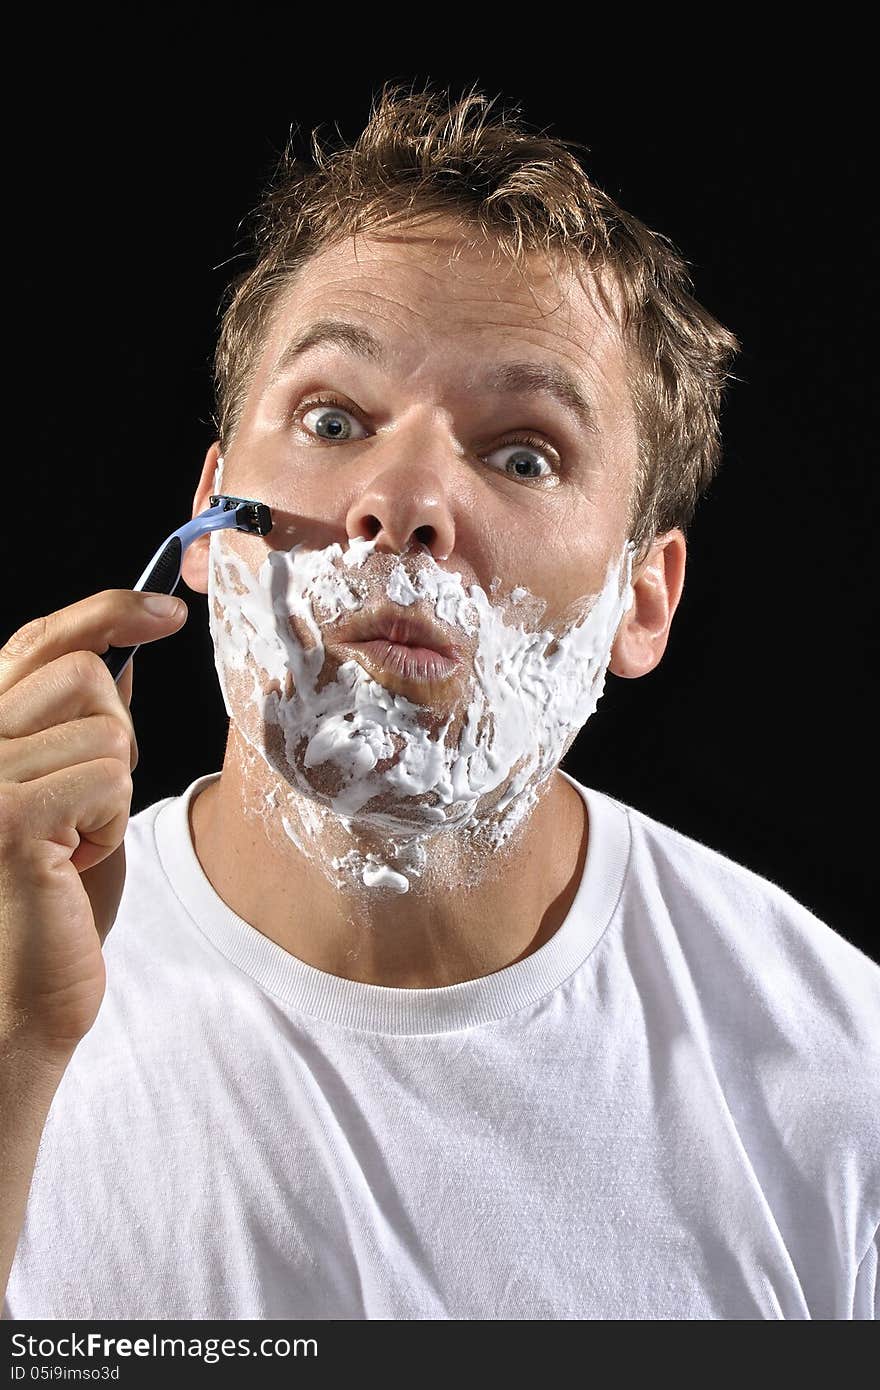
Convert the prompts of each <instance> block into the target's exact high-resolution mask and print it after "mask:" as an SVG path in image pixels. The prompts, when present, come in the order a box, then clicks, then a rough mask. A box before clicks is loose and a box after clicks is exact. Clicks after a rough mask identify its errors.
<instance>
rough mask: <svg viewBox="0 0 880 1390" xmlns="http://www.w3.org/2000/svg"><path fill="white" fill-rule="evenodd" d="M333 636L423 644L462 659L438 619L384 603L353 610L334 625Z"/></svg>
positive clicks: (346, 639)
mask: <svg viewBox="0 0 880 1390" xmlns="http://www.w3.org/2000/svg"><path fill="white" fill-rule="evenodd" d="M332 637H333V640H334V641H337V642H343V643H346V644H352V643H357V642H370V641H381V640H384V641H386V642H395V643H400V644H401V645H402V646H406V647H423V648H426V649H427V650H428V651H433V652H437V653H438V654H439V655H440V656H445V657H446V658H447V659H448V660H450V661H460V660H461V650H460V648H459V647H458V646H457V644H456V643H455V642H454V641H452V640H451V639H450V637H449V636H448V635H447V634H446V633H444V632H443V630H442V629H441V628H440V627H438V626H437V625H436V624H435V623H432V622H430V621H429V620H428V619H426V618H421V617H418V616H417V615H416V614H410V613H406V614H404V613H401V611H400V609H399V608H393V607H388V606H385V605H383V606H381V607H379V608H376V609H374V610H373V611H372V612H369V613H367V612H363V611H361V612H359V613H354V614H353V615H352V616H351V617H350V618H349V619H348V620H347V621H346V622H343V623H342V625H341V627H339V628H333V629H332Z"/></svg>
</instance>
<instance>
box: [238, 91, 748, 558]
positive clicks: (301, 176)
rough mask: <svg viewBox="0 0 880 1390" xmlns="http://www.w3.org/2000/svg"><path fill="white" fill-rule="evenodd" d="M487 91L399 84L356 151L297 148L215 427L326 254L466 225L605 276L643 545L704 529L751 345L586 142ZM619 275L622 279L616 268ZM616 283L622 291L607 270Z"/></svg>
mask: <svg viewBox="0 0 880 1390" xmlns="http://www.w3.org/2000/svg"><path fill="white" fill-rule="evenodd" d="M495 101H496V99H495V98H493V99H492V100H490V99H488V98H487V97H486V96H484V95H483V94H482V93H481V92H479V91H477V90H476V88H472V89H471V91H470V92H468V93H467V94H466V95H465V96H463V97H462V98H461V99H460V100H458V101H455V102H453V101H452V100H451V99H450V97H449V96H448V94H447V95H443V94H439V93H436V92H434V91H432V90H431V88H430V86H428V87H426V88H425V89H424V90H422V91H414V90H413V89H412V88H407V87H406V86H405V85H404V84H386V85H385V86H384V87H383V88H382V91H381V93H380V94H379V95H378V96H374V98H373V102H372V108H371V112H370V117H369V120H368V123H367V125H366V127H365V128H364V130H363V132H362V134H361V135H360V136H359V137H358V139H357V140H356V141H355V142H354V144H353V145H351V146H347V145H344V146H343V147H342V148H339V149H337V150H335V151H332V150H330V149H329V148H324V147H322V145H321V143H320V141H319V129H315V130H313V131H312V142H311V162H306V161H304V160H301V159H300V158H298V157H297V156H296V155H295V153H294V149H293V137H292V135H291V139H290V141H289V143H288V146H287V148H286V149H285V150H284V152H283V153H282V155H281V159H280V162H279V164H278V166H277V169H276V171H275V174H274V176H273V178H272V180H271V181H270V184H269V187H268V189H267V190H266V191H265V192H264V194H263V197H262V201H261V202H260V204H259V206H258V207H257V208H256V209H255V212H254V214H253V237H254V243H255V252H256V260H255V263H254V264H253V266H252V268H251V269H250V270H247V271H244V272H243V273H241V274H240V275H238V276H237V277H236V278H235V279H234V280H232V282H231V283H230V284H229V285H228V286H227V289H226V292H225V294H224V299H225V300H226V301H227V302H226V306H225V308H224V307H223V304H222V301H221V311H222V317H221V325H220V333H219V338H218V342H217V348H216V353H215V361H214V386H215V396H216V414H215V417H214V423H215V425H216V428H217V436H218V438H219V440H220V444H221V451H222V452H223V453H225V452H226V451H227V450H228V449H229V448H230V447H231V444H232V441H233V438H234V436H235V433H236V430H237V428H238V425H239V423H240V420H241V417H242V413H243V409H244V404H245V400H246V398H247V394H248V390H249V388H250V384H251V381H252V379H253V374H254V371H255V369H256V366H257V362H258V359H259V356H260V352H261V349H262V346H263V344H264V343H265V341H266V337H267V334H268V332H269V331H271V325H272V321H273V311H274V310H275V308H276V307H277V305H278V303H279V300H280V299H281V297H282V295H283V292H284V290H285V289H286V288H287V287H288V285H289V284H290V282H291V279H292V277H293V276H294V275H295V274H296V272H297V271H298V270H299V269H300V268H301V267H302V266H303V265H304V263H305V262H306V261H307V260H309V259H310V257H312V256H314V255H316V254H317V253H318V252H320V251H322V250H324V249H326V248H328V247H330V246H332V245H335V244H338V243H339V242H341V241H344V240H346V239H347V238H349V237H351V236H354V235H355V234H356V233H360V232H364V231H374V230H378V229H379V228H380V227H382V228H385V227H387V226H388V225H392V224H395V223H402V222H405V223H407V224H411V223H413V222H415V221H419V220H422V219H423V218H426V217H427V218H430V217H431V216H434V215H437V214H446V215H450V214H451V215H453V216H457V217H458V218H460V219H461V220H463V221H464V222H465V223H466V224H467V225H469V226H470V227H472V228H473V229H474V230H475V231H478V232H480V233H481V234H482V235H483V237H484V238H489V239H490V240H491V241H493V242H494V243H495V244H496V245H497V246H498V248H499V250H500V251H501V252H502V253H504V254H506V255H507V256H508V257H509V258H510V259H511V261H512V262H513V263H514V264H516V265H518V266H520V267H521V266H522V264H523V262H524V259H525V258H526V257H528V255H529V254H531V253H533V252H543V253H545V254H552V253H557V254H561V256H562V257H563V258H564V259H566V260H567V261H568V262H569V263H574V264H577V265H578V266H579V267H580V270H581V273H583V270H584V269H587V270H589V271H590V272H592V273H593V277H594V278H593V283H594V284H595V286H596V289H597V292H598V294H599V295H600V297H601V299H602V303H603V304H604V305H605V308H606V310H607V311H608V313H609V314H610V315H611V316H612V317H614V318H615V319H616V321H617V323H618V325H619V328H620V332H621V339H622V342H623V345H624V348H625V351H626V355H627V361H628V365H629V373H628V377H629V389H630V396H631V400H632V405H633V411H634V415H635V420H636V426H637V432H638V465H637V479H636V487H635V489H634V493H633V498H632V506H631V515H630V531H629V535H630V539H632V540H633V541H634V542H635V543H636V547H637V549H638V550H639V551H640V552H644V551H645V550H646V549H647V547H648V546H649V545H650V543H651V541H652V540H653V539H654V537H655V536H657V535H661V534H663V533H664V532H665V531H668V530H670V529H672V528H673V527H676V526H678V527H681V528H682V529H686V528H687V526H689V524H690V522H691V520H692V518H693V514H694V509H695V507H696V504H697V501H698V499H699V497H700V496H701V495H702V494H703V492H704V491H705V490H706V488H707V487H708V486H709V483H710V482H711V481H712V478H713V477H714V476H715V473H716V471H717V468H718V465H719V463H720V460H721V442H720V432H719V411H720V405H721V395H722V391H723V390H724V388H725V385H726V383H727V381H728V380H739V379H740V378H738V377H734V376H733V373H732V372H730V371H729V370H728V368H729V366H730V363H731V361H732V359H733V357H734V355H735V354H736V353H737V352H739V350H740V343H739V341H738V339H737V338H736V337H735V336H734V334H733V333H731V332H730V331H729V330H728V329H726V328H724V327H723V326H722V325H721V324H720V323H719V322H718V321H717V320H716V319H715V318H713V316H712V315H711V314H710V313H709V312H708V311H707V310H706V309H704V308H703V306H702V305H701V304H699V303H698V302H697V300H696V299H694V298H693V296H692V295H691V293H690V290H691V288H692V281H691V279H690V276H689V274H688V271H687V265H688V262H686V261H685V260H683V258H682V257H681V256H680V255H679V254H678V252H677V250H676V248H675V247H674V246H673V244H672V242H670V241H669V239H668V238H667V237H665V236H663V235H662V234H660V233H658V232H653V231H651V229H650V228H649V227H647V226H645V224H644V223H643V222H640V221H639V220H638V218H636V217H633V216H632V215H631V214H630V213H627V212H625V211H624V210H623V209H622V208H621V207H619V206H618V204H617V203H615V202H614V201H613V200H612V199H611V198H609V197H608V195H607V194H605V193H603V192H602V190H601V189H600V188H598V187H597V186H596V185H595V184H594V183H592V182H591V180H590V179H589V177H588V176H587V174H586V172H585V171H584V169H583V167H582V165H581V164H580V162H579V161H578V159H577V158H576V157H575V155H574V154H573V153H572V150H573V149H575V148H587V147H584V146H579V145H577V144H575V143H574V142H571V141H563V140H559V139H555V138H551V137H549V136H546V135H544V134H540V133H539V134H536V133H532V132H529V131H528V130H527V129H525V128H524V126H523V124H522V122H521V121H520V120H519V118H518V116H517V115H516V114H515V113H511V112H510V111H503V110H499V111H497V112H495V111H493V106H494V105H495ZM606 268H607V269H606ZM609 274H610V277H611V278H610V285H611V286H613V288H609V285H608V284H607V283H606V278H605V277H606V275H609Z"/></svg>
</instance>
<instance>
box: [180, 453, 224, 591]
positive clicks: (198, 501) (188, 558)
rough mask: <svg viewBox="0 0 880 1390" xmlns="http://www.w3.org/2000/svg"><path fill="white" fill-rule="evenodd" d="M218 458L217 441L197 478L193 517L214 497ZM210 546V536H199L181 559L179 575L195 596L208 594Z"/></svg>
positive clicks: (207, 455)
mask: <svg viewBox="0 0 880 1390" xmlns="http://www.w3.org/2000/svg"><path fill="white" fill-rule="evenodd" d="M219 457H220V441H219V439H217V440H215V441H214V443H213V444H212V445H211V447H210V449H209V450H208V452H207V453H206V454H205V464H204V467H203V468H202V476H201V477H200V478H199V485H198V487H197V489H196V495H195V497H194V498H193V512H192V514H193V516H194V517H196V516H198V515H199V513H200V512H203V511H205V509H206V508H207V506H208V499H209V498H210V497H213V496H214V495H215V491H216V490H215V486H214V484H215V473H216V469H217V460H218V458H219ZM210 544H211V537H210V536H199V539H198V540H197V541H193V543H192V545H191V546H189V548H188V549H187V552H186V554H185V555H184V557H183V565H182V566H181V570H180V573H181V575H182V577H183V580H184V583H185V584H186V585H187V587H188V588H190V589H192V590H193V592H194V593H196V594H206V593H207V592H208V548H209V546H210Z"/></svg>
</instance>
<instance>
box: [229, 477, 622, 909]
mask: <svg viewBox="0 0 880 1390" xmlns="http://www.w3.org/2000/svg"><path fill="white" fill-rule="evenodd" d="M219 462H220V461H218V467H219ZM217 486H218V487H219V479H218V483H217ZM210 546H211V550H210V565H209V580H208V585H209V587H208V607H209V621H210V628H211V635H212V638H213V642H214V652H215V663H216V668H217V674H218V677H219V680H220V687H221V690H222V693H223V700H224V703H225V706H226V711H227V713H228V715H229V717H230V719H231V720H233V721H234V723H235V725H236V727H237V729H238V732H239V733H240V734H241V736H242V738H243V739H244V740H245V742H246V743H247V744H248V745H249V746H250V748H252V749H253V750H254V753H255V754H257V755H259V758H260V759H262V760H263V762H264V763H265V764H266V765H267V766H268V767H269V768H270V769H271V771H272V773H273V774H274V783H273V786H272V790H271V791H270V792H269V793H268V795H267V796H266V801H267V811H268V810H271V812H272V813H273V814H274V816H275V817H278V818H280V821H281V824H282V825H283V826H284V828H285V830H286V832H287V834H288V835H289V838H290V839H291V841H292V842H293V843H294V844H296V846H297V848H298V849H299V850H300V851H301V852H302V853H303V854H306V855H307V856H308V857H309V858H312V857H313V856H314V857H315V858H317V859H318V860H320V857H321V856H320V840H321V826H322V818H323V817H327V816H332V817H333V818H334V821H335V824H336V826H339V825H341V826H343V827H345V829H346V831H347V832H349V833H350V835H351V838H352V842H353V847H352V849H351V851H350V852H349V853H347V854H345V855H343V856H341V857H340V856H337V857H335V858H333V860H332V870H333V874H334V875H335V877H334V878H333V880H332V881H334V882H335V884H336V886H337V887H339V888H346V887H348V888H364V887H366V888H383V889H386V890H388V889H390V890H392V891H396V892H406V891H407V890H408V889H409V887H410V884H411V881H412V880H413V879H414V878H417V877H419V876H420V874H421V872H422V871H423V869H424V866H425V863H426V861H427V854H428V851H427V842H428V840H429V839H430V838H431V837H436V836H437V835H438V833H440V834H441V835H442V834H443V833H446V832H449V831H457V832H460V833H461V834H462V835H463V836H465V837H468V838H469V839H470V840H471V841H472V843H474V844H478V845H479V847H480V850H481V852H482V853H483V854H484V855H485V854H486V853H489V852H491V851H492V850H494V849H497V848H499V847H500V846H501V845H503V844H504V843H505V842H506V841H507V840H508V839H509V838H510V836H511V835H512V834H513V832H514V831H515V830H516V828H517V826H519V825H520V824H521V823H522V822H523V821H524V820H525V819H527V817H528V816H529V814H530V812H531V811H532V809H533V808H534V806H535V804H536V803H537V799H538V789H539V788H540V786H541V784H542V783H543V781H544V780H545V779H546V778H547V777H548V776H549V775H550V774H551V773H552V772H553V771H554V769H555V768H556V767H557V765H558V763H559V761H560V760H561V758H562V756H563V755H564V753H565V752H566V751H567V749H568V747H569V746H570V745H571V743H572V742H573V739H574V737H575V735H576V734H577V732H578V731H579V730H580V729H581V728H582V727H583V725H584V724H585V723H586V721H587V719H588V718H589V717H590V715H591V714H592V713H593V712H594V710H595V708H596V705H597V703H598V701H599V698H600V697H601V695H602V692H603V690H604V684H605V674H606V671H607V667H608V663H609V661H610V656H611V646H612V644H613V641H614V637H615V634H616V632H617V628H618V626H619V624H620V621H621V618H622V617H623V615H624V613H625V612H626V611H627V610H628V608H629V607H630V606H631V603H632V601H633V597H634V595H633V590H632V586H631V582H630V581H631V575H632V555H633V548H632V545H631V543H629V542H628V543H627V545H626V546H625V547H624V550H623V554H622V555H619V556H617V557H615V558H613V559H612V561H611V563H610V564H609V567H608V571H607V574H606V577H605V582H604V584H603V587H602V589H601V591H600V592H599V593H598V594H596V595H592V596H588V597H587V598H585V600H584V602H583V604H582V605H581V608H582V612H581V614H580V617H579V618H578V619H577V620H576V621H575V622H574V623H573V625H572V626H570V627H569V628H567V629H566V630H565V631H563V632H562V633H559V632H554V631H552V630H550V629H549V628H546V627H542V625H541V622H540V616H541V615H542V614H543V611H544V609H545V607H546V604H545V603H544V602H543V601H542V600H539V599H536V598H535V597H534V596H533V595H531V594H530V592H529V590H528V589H526V588H525V587H524V586H522V585H520V586H518V587H517V588H515V589H513V590H512V591H511V593H510V595H509V599H508V601H507V603H506V604H504V603H496V604H495V605H493V603H492V602H491V601H490V598H489V596H488V595H487V594H486V592H485V590H483V589H482V588H480V587H479V586H478V585H473V584H472V585H469V586H468V587H467V589H465V587H464V585H463V584H462V579H461V575H460V574H458V573H454V574H450V573H447V572H446V571H444V570H442V569H440V568H439V567H438V566H437V565H436V564H435V563H434V562H433V560H432V558H431V557H430V556H426V555H420V556H419V557H418V559H417V560H416V561H415V562H413V561H410V568H409V569H407V568H405V567H404V565H403V562H402V560H400V559H398V560H397V561H396V562H395V563H394V564H393V567H392V568H391V570H390V573H389V574H388V575H387V577H386V580H385V585H384V596H385V597H386V598H387V599H388V600H389V601H390V602H391V603H396V604H399V605H400V606H401V608H402V609H406V608H407V607H408V606H410V605H411V604H413V603H415V602H417V601H421V602H422V603H423V604H424V602H425V600H427V601H428V605H429V607H430V608H431V609H432V610H433V612H434V613H435V614H436V617H437V619H438V620H439V621H440V622H441V623H444V624H449V625H451V626H453V627H455V628H457V629H459V631H460V632H461V633H462V634H464V638H465V639H466V640H462V641H461V642H460V645H461V647H462V649H467V650H469V651H470V652H471V653H472V657H471V659H470V660H469V661H466V662H465V667H464V671H463V673H462V678H461V692H462V693H461V697H460V700H459V701H458V702H457V704H456V705H455V707H454V708H453V711H452V713H450V714H448V716H447V717H442V718H441V717H439V716H438V715H437V711H436V710H433V708H432V707H431V706H430V705H427V704H426V705H418V704H414V703H413V702H412V701H411V700H409V699H407V698H406V697H404V696H402V695H398V694H395V692H394V691H393V690H390V689H387V688H385V687H384V686H382V685H379V684H378V683H377V682H376V681H374V680H373V679H372V677H371V676H370V675H369V674H368V673H367V672H366V670H365V669H364V668H363V667H362V666H361V665H360V663H359V662H358V661H356V660H354V659H349V660H345V661H341V662H339V661H338V658H337V660H336V662H335V663H334V662H333V661H327V657H326V652H325V647H324V642H323V639H322V627H323V628H326V627H327V625H328V624H330V625H332V623H333V622H334V621H335V620H336V619H337V618H341V617H343V616H345V615H348V614H350V613H353V612H355V611H357V609H359V608H360V607H361V606H362V605H363V604H364V603H368V602H369V600H370V598H373V599H374V601H375V599H376V598H379V597H380V595H379V594H377V593H376V586H375V578H374V577H373V578H372V584H370V583H368V582H367V580H366V576H362V574H361V571H362V568H363V566H364V564H365V562H366V561H367V560H369V558H370V557H371V556H372V555H373V552H374V550H375V542H372V541H364V540H358V539H354V540H352V541H350V542H349V545H348V548H347V549H346V550H343V549H342V547H341V546H340V545H331V546H328V547H327V548H326V549H324V550H307V549H306V548H305V547H304V546H303V545H295V546H293V547H292V549H290V550H286V551H282V550H273V551H270V552H269V553H268V555H267V556H266V558H265V560H264V562H263V564H262V566H261V567H260V570H259V572H258V573H257V574H254V573H253V572H252V571H251V569H250V568H249V567H248V566H247V564H245V563H244V561H243V560H242V559H241V556H240V553H236V550H235V548H234V542H232V540H231V533H227V532H223V531H215V532H213V533H212V535H211V542H210ZM377 559H378V557H377ZM387 559H388V557H387V556H384V557H383V562H385V561H387ZM414 564H415V565H417V566H418V568H414ZM499 583H500V581H498V580H495V581H493V584H492V586H491V592H492V594H493V595H494V593H495V591H496V589H497V587H498V585H499ZM316 611H317V612H319V613H320V614H321V625H319V623H318V621H317V620H316V616H315V614H316ZM519 612H522V613H524V614H525V615H526V616H525V621H522V620H521V621H519V622H518V621H517V616H518V613H519ZM536 614H537V615H538V621H535V615H536ZM291 620H293V625H292V623H291ZM295 631H296V632H299V633H305V634H307V635H308V641H307V642H306V641H301V640H300V639H299V637H297V636H296V635H295ZM330 631H331V632H332V626H331V627H330ZM432 716H433V717H432ZM279 779H280V782H279ZM297 793H298V794H299V795H296V794H297ZM285 795H287V796H288V800H289V801H290V804H291V805H292V804H294V802H295V804H296V811H297V815H298V817H299V819H300V821H301V823H302V824H304V825H305V828H306V832H307V834H308V836H309V837H310V839H311V847H312V853H311V854H310V853H309V850H308V849H307V847H306V845H305V844H304V842H303V837H302V836H297V834H296V833H295V832H294V830H293V828H292V825H291V821H290V818H289V817H288V816H287V815H285V814H283V811H284V808H283V807H281V806H279V805H278V802H279V798H283V797H284V796H285ZM304 807H305V808H309V809H306V810H305V811H304V810H303V808H304ZM367 827H368V828H369V831H370V839H371V842H372V843H373V844H375V843H376V840H377V834H378V841H379V843H380V844H381V846H382V848H381V852H377V851H376V850H375V848H373V849H371V850H370V851H369V852H368V853H362V852H361V851H360V849H359V848H358V847H357V845H356V841H357V840H358V830H359V829H360V830H363V829H365V828H367ZM432 852H433V847H432ZM321 867H322V869H323V871H324V872H325V873H328V866H327V865H322V866H321ZM328 876H330V875H329V873H328Z"/></svg>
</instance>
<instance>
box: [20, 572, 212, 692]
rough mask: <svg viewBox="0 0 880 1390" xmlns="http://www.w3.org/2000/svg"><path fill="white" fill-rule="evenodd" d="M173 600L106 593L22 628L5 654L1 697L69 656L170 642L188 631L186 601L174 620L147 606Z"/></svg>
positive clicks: (131, 592)
mask: <svg viewBox="0 0 880 1390" xmlns="http://www.w3.org/2000/svg"><path fill="white" fill-rule="evenodd" d="M167 597H168V596H167V595H159V594H144V593H141V592H139V591H138V590H136V589H105V590H104V591H103V593H100V594H92V595H90V596H89V597H88V598H85V599H82V600H80V602H79V603H72V604H70V605H69V606H68V607H67V608H60V609H58V610H57V611H56V612H55V613H50V614H49V615H48V616H47V617H44V618H35V619H34V620H33V622H30V623H27V624H26V625H25V626H24V627H22V628H19V629H18V631H17V632H14V633H13V634H12V636H11V637H10V638H9V640H8V642H7V643H6V644H5V646H3V647H2V648H0V695H2V694H4V693H5V691H7V690H9V689H10V688H11V687H12V686H13V685H15V684H16V683H17V682H18V681H20V680H22V679H23V678H24V677H25V676H27V675H30V673H31V672H32V671H35V670H37V669H38V668H39V667H40V666H45V665H46V664H47V663H48V662H50V661H54V660H55V658H56V657H59V656H63V655H64V654H65V653H66V652H72V651H91V652H97V654H98V655H99V656H100V655H103V653H104V652H106V651H107V650H108V649H109V648H110V647H133V646H140V645H141V644H142V643H144V642H155V641H156V640H157V638H159V637H167V636H168V635H169V634H170V633H172V632H175V631H176V630H177V629H178V628H179V627H181V626H182V624H183V622H184V621H185V619H186V615H187V608H186V604H185V603H184V602H183V600H182V599H173V598H172V599H170V602H171V603H172V605H175V604H176V605H178V607H177V608H175V609H174V612H173V613H172V615H171V616H165V617H162V616H157V615H156V614H153V613H151V612H150V611H149V608H148V607H147V604H148V603H150V602H152V601H153V600H156V599H161V598H167Z"/></svg>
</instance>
